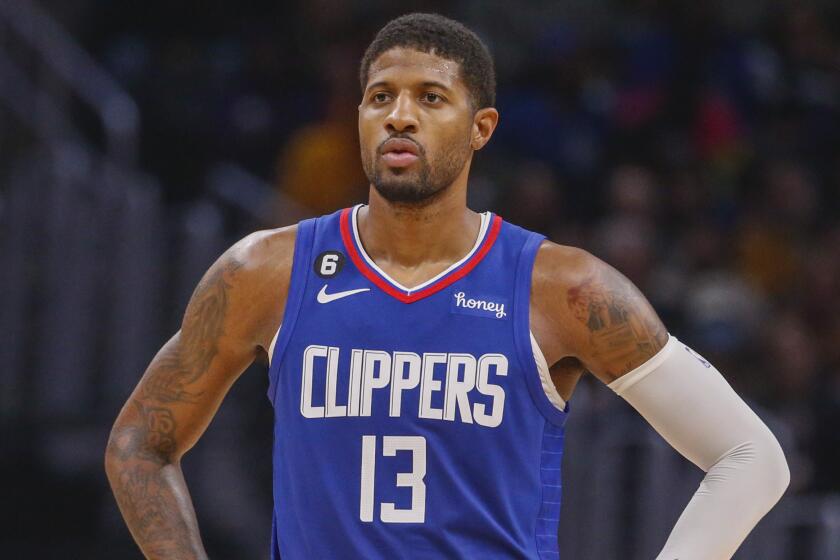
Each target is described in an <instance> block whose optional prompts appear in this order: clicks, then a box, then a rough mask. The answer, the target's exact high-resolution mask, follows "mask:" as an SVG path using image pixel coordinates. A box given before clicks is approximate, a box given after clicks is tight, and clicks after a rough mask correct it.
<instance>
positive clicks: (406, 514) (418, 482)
mask: <svg viewBox="0 0 840 560" xmlns="http://www.w3.org/2000/svg"><path fill="white" fill-rule="evenodd" d="M397 451H411V472H407V473H397V486H406V487H410V488H411V507H410V508H409V509H397V508H396V507H395V506H394V504H393V503H392V502H382V508H381V510H380V513H379V518H380V519H381V520H382V521H383V522H384V523H423V522H424V521H425V519H426V483H425V482H423V478H424V477H425V476H426V438H424V437H423V436H382V455H383V456H385V457H393V456H394V455H396V454H397ZM375 479H376V436H362V497H361V500H360V503H359V518H360V519H361V520H362V521H368V522H370V521H373V482H374V480H375Z"/></svg>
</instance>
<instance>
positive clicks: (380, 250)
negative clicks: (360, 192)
mask: <svg viewBox="0 0 840 560" xmlns="http://www.w3.org/2000/svg"><path fill="white" fill-rule="evenodd" d="M459 186H460V185H457V184H453V185H452V186H450V187H449V188H448V189H446V190H445V192H443V193H441V196H439V197H438V198H436V199H435V200H434V201H433V202H432V203H430V204H427V205H425V206H412V205H403V204H395V203H392V202H389V201H388V200H386V199H384V198H383V197H382V196H381V195H380V194H379V192H378V191H377V190H376V189H375V188H373V187H371V188H370V199H369V204H368V206H367V207H365V208H362V209H360V210H359V215H358V226H359V236H360V237H361V240H362V244H363V245H364V247H365V251H366V252H367V254H368V255H369V256H370V257H371V258H372V259H373V260H374V261H376V263H377V264H378V265H379V266H383V265H385V266H390V267H395V268H401V269H413V268H417V267H420V266H422V265H427V264H432V265H434V264H436V263H445V264H450V263H452V262H454V261H456V260H458V259H460V258H461V257H463V256H464V255H465V254H466V253H467V252H468V251H469V250H470V249H471V248H472V246H473V244H474V243H475V239H476V237H478V231H479V229H480V227H481V216H479V215H478V214H477V213H476V212H473V211H472V210H470V209H469V208H467V200H466V199H467V196H466V181H464V185H463V186H462V188H458V187H459Z"/></svg>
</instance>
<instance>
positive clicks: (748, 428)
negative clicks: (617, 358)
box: [608, 336, 790, 560]
mask: <svg viewBox="0 0 840 560" xmlns="http://www.w3.org/2000/svg"><path fill="white" fill-rule="evenodd" d="M608 386H609V387H610V388H611V389H612V390H613V391H615V392H616V393H617V394H618V395H619V396H621V397H622V398H624V399H625V400H626V401H627V402H628V403H630V405H632V406H633V408H635V409H636V410H637V411H638V412H639V413H640V414H641V415H642V416H643V417H644V418H645V419H646V420H647V421H648V422H649V423H650V425H651V426H653V428H654V429H655V430H656V431H657V432H659V434H660V435H661V436H662V437H663V438H665V440H666V441H667V442H668V443H669V444H671V446H672V447H673V448H674V449H676V450H677V451H679V452H680V454H682V455H683V456H684V457H685V458H687V459H688V460H689V461H691V462H692V463H694V464H695V465H697V466H698V467H700V468H701V469H703V471H705V472H706V476H705V477H704V478H703V481H702V482H701V483H700V488H699V489H698V490H697V492H696V493H695V494H694V496H693V497H692V499H691V501H690V502H689V503H688V506H686V508H685V510H684V511H683V513H682V515H681V516H680V518H679V520H678V521H677V523H676V525H675V526H674V528H673V530H672V531H671V535H670V536H669V537H668V541H667V542H666V543H665V547H664V548H663V549H662V552H660V553H659V556H657V557H656V558H657V560H676V559H679V560H726V559H729V558H731V557H732V555H733V554H735V551H736V550H737V548H738V547H739V546H740V544H741V543H742V542H743V540H744V538H746V536H747V535H748V534H749V532H750V531H751V530H752V529H753V527H755V525H756V523H758V521H759V520H760V519H761V518H762V517H763V516H764V514H765V513H767V512H768V511H769V510H770V508H772V507H773V505H774V504H775V503H776V502H777V501H778V500H779V498H780V497H781V496H782V494H783V493H784V491H785V488H787V485H788V482H789V481H790V472H789V470H788V466H787V462H786V461H785V457H784V454H783V453H782V449H781V447H780V446H779V443H778V441H777V440H776V438H775V437H774V436H773V434H772V432H770V429H769V428H767V426H766V425H765V424H764V422H762V421H761V419H759V417H758V416H757V415H756V414H755V413H754V412H753V411H752V410H751V409H750V408H749V406H747V404H746V403H744V401H743V400H741V398H740V397H739V396H738V395H737V394H736V393H735V391H734V390H733V389H732V387H730V386H729V383H727V382H726V380H725V379H724V378H723V376H722V375H721V374H720V372H718V370H717V369H715V368H714V367H713V366H712V365H711V364H710V363H709V362H707V361H706V360H705V359H703V358H702V357H700V356H699V355H698V354H697V353H695V352H694V351H693V350H691V349H690V348H689V347H688V346H686V345H685V344H683V343H682V342H680V341H678V340H677V339H676V338H675V337H673V336H671V337H670V338H669V339H668V342H667V344H666V345H665V346H664V347H663V348H662V349H661V350H660V351H659V352H658V353H657V354H656V355H654V356H653V357H652V358H650V359H649V360H648V361H647V362H645V363H644V364H642V365H641V366H639V367H638V368H636V369H634V370H632V371H630V372H628V373H627V374H625V375H623V376H622V377H620V378H618V379H616V380H615V381H613V382H612V383H610V384H609V385H608Z"/></svg>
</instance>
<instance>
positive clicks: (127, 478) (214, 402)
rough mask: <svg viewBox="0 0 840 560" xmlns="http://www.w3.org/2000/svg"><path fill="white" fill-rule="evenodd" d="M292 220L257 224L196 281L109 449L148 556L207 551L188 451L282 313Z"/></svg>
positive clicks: (123, 507) (118, 486)
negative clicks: (187, 477) (276, 226)
mask: <svg viewBox="0 0 840 560" xmlns="http://www.w3.org/2000/svg"><path fill="white" fill-rule="evenodd" d="M293 243H294V228H289V229H284V230H277V231H272V232H257V233H255V234H252V235H250V236H248V237H246V238H245V239H243V240H242V241H240V242H239V243H237V244H236V245H234V246H233V247H231V248H230V249H229V250H228V251H226V252H225V253H224V254H223V255H222V256H221V257H220V258H219V259H218V260H217V261H216V262H215V263H214V264H213V265H212V266H211V267H210V269H209V270H208V271H207V273H206V274H205V275H204V277H203V278H202V279H201V281H200V282H199V284H198V286H197V287H196V289H195V291H194V293H193V295H192V297H191V299H190V301H189V303H188V305H187V309H186V312H185V314H184V318H183V321H182V324H181V328H180V330H179V331H178V332H177V333H175V335H174V336H173V337H172V338H171V339H170V340H169V341H168V342H167V343H166V344H165V345H164V346H163V348H161V349H160V351H159V352H158V353H157V355H156V356H155V357H154V359H153V360H152V362H151V363H150V364H149V367H148V368H147V369H146V372H145V374H144V375H143V377H142V379H141V380H140V382H139V384H138V385H137V387H136V388H135V389H134V391H133V392H132V394H131V396H130V397H129V399H128V402H126V404H125V406H124V407H123V409H122V411H121V412H120V414H119V416H118V417H117V420H116V422H115V423H114V427H113V429H112V431H111V437H110V439H109V441H108V446H107V450H106V455H105V469H106V472H107V475H108V480H109V482H110V484H111V488H112V490H113V492H114V496H115V497H116V499H117V503H118V504H119V507H120V511H121V512H122V514H123V517H124V518H125V521H126V524H127V525H128V528H129V530H130V531H131V534H132V536H133V537H134V539H135V541H137V544H138V545H139V546H140V548H141V549H142V550H143V553H144V554H145V555H146V557H147V558H167V559H173V558H178V559H193V558H196V559H197V558H206V557H207V555H206V553H205V551H204V548H203V545H202V543H201V538H200V536H199V532H198V523H197V521H196V516H195V511H194V509H193V505H192V501H191V499H190V495H189V492H188V490H187V486H186V482H185V481H184V477H183V474H182V472H181V466H180V460H181V457H182V456H183V455H184V453H186V452H187V451H188V450H189V449H190V448H191V447H192V446H193V445H194V444H195V442H196V441H197V440H198V438H199V437H200V436H201V434H202V433H203V432H204V430H205V429H206V428H207V425H208V424H209V423H210V420H211V419H212V418H213V416H214V415H215V413H216V410H217V409H218V407H219V405H220V404H221V402H222V399H223V398H224V396H225V394H226V393H227V391H228V389H229V388H230V386H231V385H232V384H233V382H234V381H235V380H236V379H237V378H238V377H239V375H240V374H241V373H242V372H243V371H244V370H245V368H247V367H248V365H250V364H251V362H252V361H253V359H254V358H255V357H256V355H257V353H258V352H259V351H260V348H263V349H265V348H268V343H269V341H270V340H271V338H272V336H273V329H275V328H276V327H277V325H278V324H279V323H280V317H281V315H282V311H283V300H284V298H285V293H286V291H287V289H288V281H289V275H290V268H291V256H292V248H293Z"/></svg>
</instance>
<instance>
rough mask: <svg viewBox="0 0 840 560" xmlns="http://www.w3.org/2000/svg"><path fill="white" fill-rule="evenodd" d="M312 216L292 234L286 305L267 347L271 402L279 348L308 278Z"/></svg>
mask: <svg viewBox="0 0 840 560" xmlns="http://www.w3.org/2000/svg"><path fill="white" fill-rule="evenodd" d="M314 230H315V219H314V218H313V219H310V220H303V221H302V222H300V223H298V227H297V232H296V234H295V249H294V255H293V256H292V274H291V277H290V278H289V293H288V295H287V296H286V307H285V309H284V310H283V319H282V320H281V321H280V326H279V327H278V328H277V332H276V333H274V339H273V340H272V341H271V345H270V347H269V358H268V359H269V366H268V400H269V401H271V404H272V405H273V404H274V397H275V395H276V393H277V386H278V379H277V376H278V375H279V371H280V363H281V362H282V361H283V351H284V350H285V349H286V345H288V343H289V339H290V338H291V336H292V330H294V327H295V322H296V321H297V317H298V313H299V312H300V307H301V303H302V301H303V294H304V291H305V288H306V281H307V279H308V278H309V275H308V274H307V273H308V263H309V254H310V252H311V250H312V241H313V239H314V238H315V235H314Z"/></svg>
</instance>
